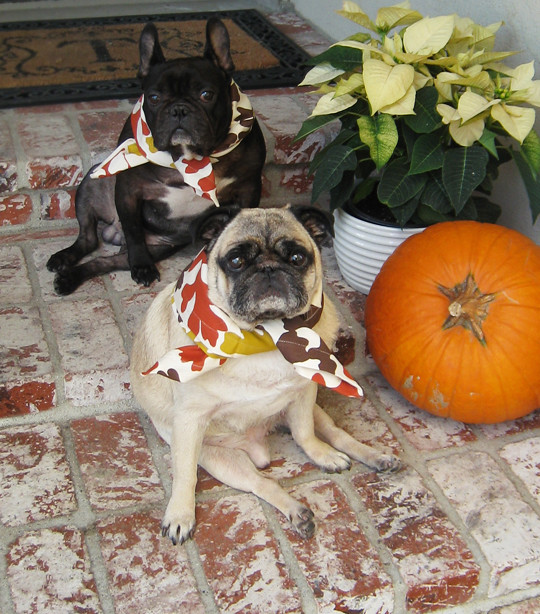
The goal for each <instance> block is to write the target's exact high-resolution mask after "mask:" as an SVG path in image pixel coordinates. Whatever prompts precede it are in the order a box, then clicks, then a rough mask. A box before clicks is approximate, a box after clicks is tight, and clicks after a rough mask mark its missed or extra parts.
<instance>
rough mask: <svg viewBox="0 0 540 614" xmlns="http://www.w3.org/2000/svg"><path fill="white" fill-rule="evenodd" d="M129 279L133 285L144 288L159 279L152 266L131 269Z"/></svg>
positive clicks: (157, 272) (155, 269)
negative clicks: (136, 284) (130, 278)
mask: <svg viewBox="0 0 540 614" xmlns="http://www.w3.org/2000/svg"><path fill="white" fill-rule="evenodd" d="M131 277H132V279H133V281H134V282H135V283H138V284H140V285H141V286H145V287H146V288H147V287H148V286H151V285H152V284H153V283H154V282H155V281H159V279H160V277H159V271H158V270H157V268H156V267H155V266H154V265H153V264H149V265H145V266H134V267H132V269H131Z"/></svg>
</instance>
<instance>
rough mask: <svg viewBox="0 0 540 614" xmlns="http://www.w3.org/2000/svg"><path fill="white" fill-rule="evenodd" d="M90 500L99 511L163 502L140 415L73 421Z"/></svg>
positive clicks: (77, 450) (72, 425) (78, 455)
mask: <svg viewBox="0 0 540 614" xmlns="http://www.w3.org/2000/svg"><path fill="white" fill-rule="evenodd" d="M71 428H72V430H73V435H74V439H75V447H76V452H77V458H78V460H79V465H80V468H81V473H82V476H83V480H84V483H85V486H86V490H87V492H88V498H89V499H90V503H91V504H92V506H93V507H95V508H96V509H98V510H108V509H117V508H120V507H124V506H126V505H132V504H135V503H142V502H144V503H152V502H157V501H161V500H162V499H163V491H162V488H161V485H160V482H159V477H158V475H157V471H156V469H155V467H154V464H153V462H152V455H151V453H150V450H149V448H148V443H147V441H146V437H145V435H144V431H143V429H142V426H141V424H140V422H139V419H138V418H137V416H136V414H133V413H128V414H114V415H109V416H100V417H97V418H84V419H82V420H76V421H74V422H72V424H71Z"/></svg>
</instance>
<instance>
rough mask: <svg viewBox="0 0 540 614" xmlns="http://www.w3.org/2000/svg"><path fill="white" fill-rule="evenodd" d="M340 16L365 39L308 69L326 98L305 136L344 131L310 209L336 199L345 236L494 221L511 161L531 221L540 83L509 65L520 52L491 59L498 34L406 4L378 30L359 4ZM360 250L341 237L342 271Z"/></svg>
mask: <svg viewBox="0 0 540 614" xmlns="http://www.w3.org/2000/svg"><path fill="white" fill-rule="evenodd" d="M338 13H339V14H341V15H342V16H344V17H346V18H348V19H351V20H352V21H354V22H355V23H358V24H359V25H360V26H362V27H363V28H364V30H367V32H359V33H357V34H354V35H353V36H350V37H349V38H347V39H345V40H342V41H339V42H337V43H335V44H333V45H331V46H330V47H329V48H328V49H327V50H326V51H325V52H323V53H322V54H320V55H318V56H317V57H315V58H313V59H312V60H311V62H310V63H311V64H313V65H314V67H313V68H312V69H311V70H310V71H309V72H308V73H307V75H306V77H305V79H304V80H303V81H302V83H301V85H305V86H309V87H313V86H316V87H317V88H318V93H319V94H320V98H319V100H318V102H317V104H316V106H315V108H314V110H313V112H312V114H311V116H310V117H309V118H308V119H306V121H305V122H304V123H303V125H302V127H301V129H300V131H299V133H298V135H297V136H296V139H303V138H305V137H306V136H308V135H309V134H311V133H312V132H315V131H317V130H319V129H321V128H322V127H323V126H326V125H327V124H329V123H330V122H333V121H335V120H339V122H340V125H339V131H338V133H337V135H336V136H335V138H333V140H332V141H331V142H329V143H328V144H327V145H326V146H325V147H324V148H323V149H322V150H321V151H320V152H318V154H317V155H316V156H315V157H314V159H313V161H312V163H311V165H310V173H311V174H313V176H314V180H313V193H312V200H313V201H316V200H318V199H319V197H320V196H321V195H322V194H323V193H325V192H329V194H330V208H331V210H334V211H335V215H336V234H337V233H338V230H339V227H340V226H341V225H342V224H343V223H344V222H343V220H344V219H345V217H347V218H348V217H349V216H351V215H352V216H353V217H355V218H364V219H368V220H369V219H375V220H378V221H381V222H383V223H386V224H393V225H395V226H397V228H398V230H400V231H401V230H404V231H406V232H405V236H406V235H407V234H408V233H410V232H415V231H414V230H407V229H408V228H410V227H415V226H416V227H425V226H427V225H430V224H433V223H436V222H440V221H447V220H458V219H472V220H478V221H488V222H495V221H496V220H497V218H498V217H499V214H500V207H499V206H498V205H496V204H495V203H493V202H491V201H490V199H489V196H490V194H491V191H492V187H493V182H494V180H495V178H496V177H497V175H498V167H499V165H501V164H503V163H506V162H509V161H513V162H514V163H515V164H516V166H517V168H518V170H519V173H520V175H521V178H522V179H523V182H524V184H525V187H526V190H527V194H528V197H529V204H530V209H531V214H532V219H533V222H534V221H535V220H536V218H537V216H538V215H539V213H540V139H539V137H538V135H537V133H536V132H535V130H534V128H533V126H534V122H535V109H534V108H531V106H530V105H533V106H539V105H540V81H535V80H533V76H534V67H533V62H530V63H527V64H521V65H519V66H517V67H516V68H511V67H509V66H506V65H505V64H503V63H502V62H503V60H505V59H506V58H508V57H509V56H511V55H513V54H514V53H513V52H510V51H494V50H493V47H494V41H495V34H496V32H497V30H498V29H499V27H500V26H501V23H495V24H492V25H489V26H485V27H484V26H481V25H478V24H476V23H474V22H473V21H472V20H471V19H469V18H462V17H459V16H457V15H444V16H439V17H423V16H422V15H421V14H420V13H418V12H417V11H415V10H412V9H411V8H410V5H409V3H408V2H404V3H401V4H399V5H396V6H391V7H385V8H381V9H380V10H379V11H378V12H377V16H376V19H375V21H374V22H373V21H372V20H371V19H370V18H369V17H368V15H367V14H366V13H365V12H364V11H362V10H361V8H360V7H359V6H358V5H357V4H356V3H354V2H345V3H344V5H343V10H341V11H338ZM363 223H364V222H362V224H363ZM386 232H387V231H385V233H386ZM400 240H402V239H400ZM362 242H363V239H355V238H354V236H352V235H350V236H349V237H348V238H346V239H344V240H342V243H340V239H339V237H338V236H336V255H337V256H338V264H339V265H340V268H341V269H342V272H344V270H343V268H344V267H343V259H344V257H345V256H346V257H347V259H348V257H349V256H350V253H351V251H354V249H353V248H354V247H355V245H357V246H358V245H359V246H360V249H361V248H362ZM391 249H393V246H391ZM370 250H371V251H372V253H373V249H372V246H370V245H368V246H367V252H369V251H370ZM340 251H341V252H342V253H341V256H342V257H341V258H340V253H339V252H340ZM387 255H388V254H387ZM384 258H386V256H384ZM380 264H382V262H381V263H380ZM375 266H376V263H375ZM379 266H380V265H379ZM375 274H376V272H375ZM369 276H371V277H374V275H372V274H371V273H370V275H369ZM369 276H368V277H369ZM344 277H345V278H346V279H347V274H345V273H344ZM349 277H350V275H349ZM347 280H348V281H350V280H349V279H347ZM354 285H355V284H354V283H353V286H354ZM357 285H358V284H357ZM369 285H370V283H369V280H368V286H369ZM359 289H361V290H363V291H367V290H369V287H367V286H365V285H364V287H362V288H359Z"/></svg>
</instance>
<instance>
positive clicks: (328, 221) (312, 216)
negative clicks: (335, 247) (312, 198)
mask: <svg viewBox="0 0 540 614" xmlns="http://www.w3.org/2000/svg"><path fill="white" fill-rule="evenodd" d="M289 210H290V211H291V213H292V214H293V215H294V216H295V217H296V219H297V220H298V221H299V222H300V223H301V224H302V225H303V226H304V228H305V229H306V230H307V231H308V232H309V234H310V235H311V238H312V239H313V240H314V241H315V243H316V244H317V245H318V246H319V247H329V246H330V245H332V237H333V236H334V220H333V217H332V216H331V215H330V214H329V213H327V212H326V211H323V210H322V209H318V208H317V207H311V206H309V205H295V206H290V205H289Z"/></svg>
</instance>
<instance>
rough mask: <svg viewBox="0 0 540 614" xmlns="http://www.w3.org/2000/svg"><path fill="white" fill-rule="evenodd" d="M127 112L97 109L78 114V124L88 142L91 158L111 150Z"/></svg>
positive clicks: (101, 156)
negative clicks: (96, 110) (97, 110)
mask: <svg viewBox="0 0 540 614" xmlns="http://www.w3.org/2000/svg"><path fill="white" fill-rule="evenodd" d="M127 116H128V113H126V112H125V111H99V112H92V113H83V114H81V115H80V116H79V124H80V126H81V130H82V133H83V136H84V139H85V141H86V142H87V143H88V147H89V149H90V154H91V156H92V159H94V158H95V157H96V156H99V159H100V160H101V159H103V157H104V155H102V154H108V153H109V152H110V151H112V150H113V149H114V148H115V147H116V145H117V142H118V136H119V135H120V132H121V131H122V128H123V126H124V123H125V121H126V118H127Z"/></svg>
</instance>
